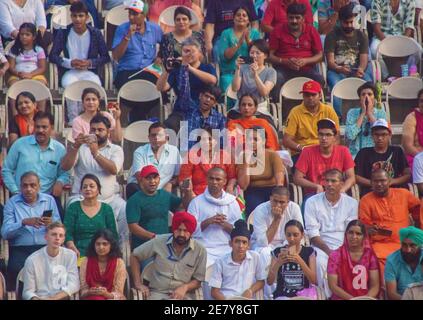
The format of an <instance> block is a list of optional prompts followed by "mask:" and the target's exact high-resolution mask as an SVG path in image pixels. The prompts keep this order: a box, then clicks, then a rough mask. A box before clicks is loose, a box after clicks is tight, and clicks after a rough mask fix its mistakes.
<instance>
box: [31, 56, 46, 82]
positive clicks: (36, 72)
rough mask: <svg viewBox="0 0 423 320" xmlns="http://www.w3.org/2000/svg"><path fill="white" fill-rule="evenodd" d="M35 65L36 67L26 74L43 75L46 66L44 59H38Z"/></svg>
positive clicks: (32, 75)
mask: <svg viewBox="0 0 423 320" xmlns="http://www.w3.org/2000/svg"><path fill="white" fill-rule="evenodd" d="M37 67H38V68H37V69H35V70H34V71H32V72H30V73H29V74H28V76H29V77H30V78H32V77H35V76H39V75H43V74H44V73H45V72H46V67H47V62H46V59H40V60H38V62H37Z"/></svg>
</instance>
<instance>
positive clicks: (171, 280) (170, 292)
mask: <svg viewBox="0 0 423 320" xmlns="http://www.w3.org/2000/svg"><path fill="white" fill-rule="evenodd" d="M196 227H197V221H196V220H195V217H194V216H193V215H191V214H189V213H188V212H176V213H175V214H174V216H173V219H172V232H173V234H163V235H160V236H157V237H155V238H154V239H153V240H151V241H147V242H146V243H144V244H143V245H141V246H139V247H137V248H135V250H134V251H133V254H132V255H131V273H132V279H133V283H134V287H135V288H136V289H138V290H140V291H141V292H142V294H143V297H144V298H145V299H146V298H148V299H149V300H163V299H164V300H167V299H177V300H182V299H193V298H194V297H193V291H194V290H196V289H198V288H200V286H201V282H202V281H204V280H205V273H206V261H207V252H206V249H205V248H204V247H203V246H202V245H201V244H200V243H198V242H197V241H196V240H194V239H192V238H191V236H192V234H193V233H194V231H195V229H196ZM147 259H152V260H153V262H152V263H153V269H154V270H153V272H152V273H151V277H149V278H148V279H143V280H147V281H149V284H148V287H147V286H145V285H144V284H142V283H141V277H140V263H141V262H144V261H146V260H147Z"/></svg>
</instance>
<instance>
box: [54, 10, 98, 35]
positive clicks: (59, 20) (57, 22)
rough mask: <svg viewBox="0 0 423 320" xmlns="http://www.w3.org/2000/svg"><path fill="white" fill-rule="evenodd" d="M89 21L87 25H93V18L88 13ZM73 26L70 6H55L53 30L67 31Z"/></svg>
mask: <svg viewBox="0 0 423 320" xmlns="http://www.w3.org/2000/svg"><path fill="white" fill-rule="evenodd" d="M88 16H89V19H88V21H87V23H89V24H93V17H92V16H91V14H90V13H88ZM70 24H72V19H71V12H70V5H66V6H55V7H54V8H53V9H52V16H51V29H52V30H54V29H66V28H67V27H68V26H69V25H70Z"/></svg>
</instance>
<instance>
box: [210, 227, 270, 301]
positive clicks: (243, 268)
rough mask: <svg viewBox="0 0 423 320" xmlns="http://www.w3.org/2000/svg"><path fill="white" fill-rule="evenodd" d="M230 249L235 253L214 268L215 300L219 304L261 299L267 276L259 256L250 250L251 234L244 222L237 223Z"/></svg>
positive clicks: (212, 293)
mask: <svg viewBox="0 0 423 320" xmlns="http://www.w3.org/2000/svg"><path fill="white" fill-rule="evenodd" d="M229 245H230V246H231V247H232V252H231V253H228V254H227V255H225V256H223V257H222V258H220V259H218V260H217V261H216V263H215V264H214V267H213V272H212V276H211V278H210V280H209V283H208V284H209V286H210V287H211V296H212V297H213V298H214V299H216V300H226V299H228V298H229V297H237V296H238V297H239V296H242V297H244V298H247V299H252V298H253V297H255V298H257V292H259V291H260V290H262V289H263V287H264V279H266V272H265V266H264V265H263V264H262V263H261V260H260V258H259V254H258V253H257V252H255V251H251V250H248V249H249V247H250V231H249V230H248V226H247V224H246V222H245V221H244V220H238V221H236V222H235V225H234V228H233V229H232V232H231V240H230V242H229Z"/></svg>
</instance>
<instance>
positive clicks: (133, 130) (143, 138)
mask: <svg viewBox="0 0 423 320" xmlns="http://www.w3.org/2000/svg"><path fill="white" fill-rule="evenodd" d="M152 124H153V122H151V121H148V120H139V121H135V122H133V123H131V124H130V125H129V126H128V127H126V128H125V131H124V133H123V138H124V139H125V140H128V141H132V142H136V143H148V142H149V140H148V128H149V127H150V126H151V125H152Z"/></svg>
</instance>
